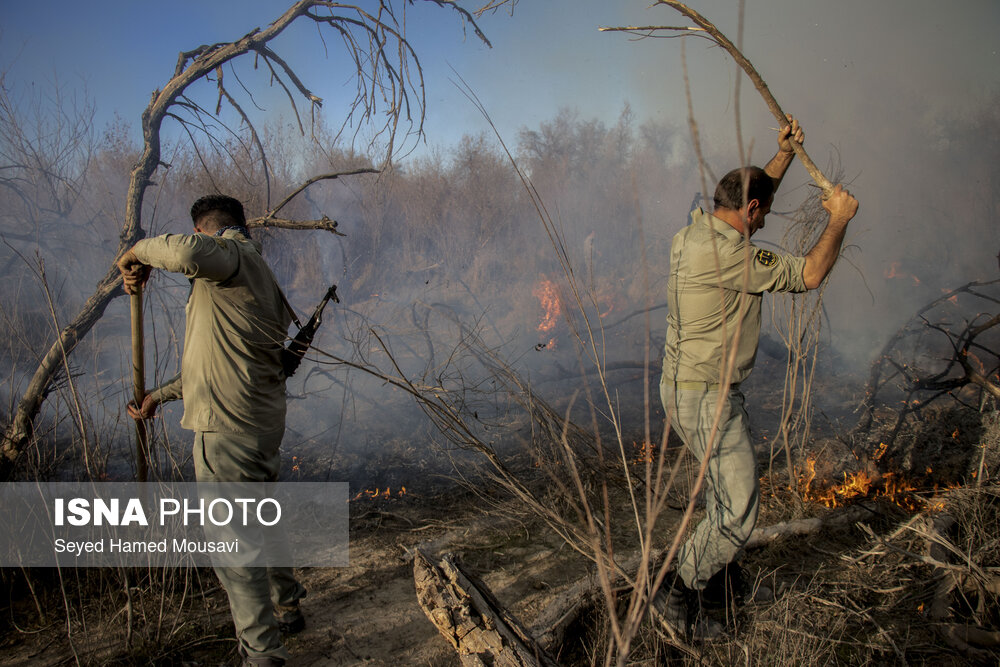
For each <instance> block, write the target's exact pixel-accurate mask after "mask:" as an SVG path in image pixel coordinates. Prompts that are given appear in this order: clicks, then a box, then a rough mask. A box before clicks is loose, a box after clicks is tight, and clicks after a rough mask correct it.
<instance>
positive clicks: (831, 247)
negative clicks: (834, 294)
mask: <svg viewBox="0 0 1000 667" xmlns="http://www.w3.org/2000/svg"><path fill="white" fill-rule="evenodd" d="M823 208H825V209H826V210H827V212H828V213H829V214H830V219H829V221H828V222H827V223H826V229H824V230H823V233H822V234H821V235H820V237H819V240H818V241H816V245H814V246H813V247H812V249H811V250H810V251H809V252H808V253H806V264H805V266H804V267H803V268H802V281H803V282H804V283H805V284H806V289H816V288H817V287H819V286H820V285H821V284H822V283H823V279H824V278H826V276H827V274H829V273H830V269H832V268H833V265H834V263H835V262H836V261H837V257H839V256H840V246H841V245H842V244H843V242H844V234H845V233H847V223H849V222H850V221H851V218H853V217H854V214H855V213H857V212H858V200H857V199H855V198H854V197H852V196H851V193H849V192H848V191H847V190H845V189H844V186H842V185H838V186H837V187H836V188H834V190H833V194H831V195H830V198H829V199H827V200H826V201H824V202H823Z"/></svg>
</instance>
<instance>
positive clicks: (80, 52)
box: [0, 0, 1000, 145]
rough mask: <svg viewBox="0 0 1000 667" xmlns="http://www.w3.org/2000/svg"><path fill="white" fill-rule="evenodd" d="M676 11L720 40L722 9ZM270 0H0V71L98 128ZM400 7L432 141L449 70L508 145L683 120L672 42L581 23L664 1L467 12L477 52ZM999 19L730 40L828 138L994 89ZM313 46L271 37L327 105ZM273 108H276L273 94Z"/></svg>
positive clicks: (425, 10) (673, 17)
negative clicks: (555, 124) (624, 117)
mask: <svg viewBox="0 0 1000 667" xmlns="http://www.w3.org/2000/svg"><path fill="white" fill-rule="evenodd" d="M691 4H692V6H693V7H695V8H696V9H698V10H699V11H701V12H702V13H703V14H705V15H706V16H708V17H709V18H710V19H712V20H713V21H715V22H716V23H717V24H718V25H719V26H720V27H721V28H722V29H723V30H724V31H726V32H727V33H728V34H729V35H730V36H731V37H733V38H734V39H735V36H736V24H737V12H736V6H737V3H736V2H734V1H733V0H701V1H699V0H692V2H691ZM284 6H285V5H284V3H278V2H274V1H273V0H270V1H264V0H240V1H233V0H214V1H212V2H205V1H201V2H195V1H193V0H172V1H171V2H151V1H149V0H133V1H131V2H126V1H123V0H116V1H109V0H94V1H91V2H60V1H56V2H49V3H37V2H22V1H20V0H18V1H15V0H0V19H2V20H0V24H2V26H3V27H2V28H0V65H2V66H3V68H4V69H5V70H6V72H7V83H8V85H11V84H15V85H24V84H26V83H28V82H36V84H41V85H44V84H46V83H47V82H50V81H52V80H53V79H58V80H59V81H61V82H62V83H63V84H64V85H68V86H71V87H85V88H86V90H87V91H88V92H89V94H90V95H91V97H92V98H93V99H94V100H95V102H96V104H97V109H98V122H99V125H100V124H101V123H103V122H106V121H107V119H109V118H111V117H112V116H113V114H114V113H118V114H120V115H121V116H122V117H123V118H125V119H126V120H128V121H130V122H133V123H137V120H138V117H139V114H140V113H141V111H142V109H143V108H144V106H145V105H146V103H147V101H148V99H149V94H150V92H151V91H152V90H153V89H154V88H156V87H158V86H160V85H161V84H162V83H163V82H165V81H166V80H167V78H168V77H169V76H170V74H171V72H172V70H173V66H174V63H175V61H176V57H177V54H178V52H180V51H181V50H188V49H191V48H193V47H195V46H197V45H199V44H202V43H212V42H217V41H226V40H231V39H234V38H236V37H239V36H240V35H242V34H244V33H245V32H247V31H249V30H250V29H252V28H254V27H257V26H265V25H266V24H267V23H269V22H270V21H271V20H273V19H274V18H275V17H276V16H277V15H278V13H279V12H280V10H281V9H282V8H283V7H284ZM468 6H469V7H471V6H472V5H468ZM407 12H408V13H407V17H408V18H407V21H408V26H407V27H408V33H409V36H410V38H411V40H412V42H413V44H414V46H415V48H416V49H417V51H418V54H419V56H420V58H421V61H422V63H423V65H424V70H425V78H426V80H427V99H428V120H427V135H428V137H427V138H428V142H429V143H430V144H431V145H450V144H452V143H453V142H454V141H455V139H457V138H458V136H460V135H461V134H462V133H467V132H471V133H476V132H481V131H483V130H484V129H485V128H486V126H485V122H484V120H483V119H482V117H481V116H480V114H479V113H478V112H477V111H476V110H475V109H474V108H473V107H472V105H471V104H469V103H468V101H467V100H465V98H464V97H463V96H462V95H461V93H460V92H459V91H458V90H457V89H456V87H455V86H454V85H453V84H452V83H451V79H453V78H454V74H453V72H452V69H454V70H455V71H456V72H457V73H458V74H459V75H461V76H462V77H463V78H464V79H465V80H466V81H468V82H469V83H470V84H471V85H472V86H473V88H474V89H475V90H476V92H477V93H478V95H479V96H480V97H481V99H482V100H483V102H484V103H485V104H486V107H487V108H488V110H489V111H490V113H491V115H492V116H493V118H494V120H495V121H496V122H497V124H498V126H499V127H500V129H501V131H502V132H503V133H504V135H505V136H506V137H507V138H510V137H511V136H512V135H513V134H514V133H515V132H516V130H517V128H519V127H522V126H529V127H535V126H537V124H538V123H539V122H540V121H543V120H546V119H549V118H552V117H553V116H554V115H555V113H556V111H557V110H558V109H559V108H560V107H563V106H568V107H572V108H576V109H577V110H578V111H579V112H580V114H581V116H583V117H588V118H589V117H597V118H600V119H602V120H605V121H606V122H609V123H611V122H614V120H615V118H616V117H617V115H618V113H619V112H620V111H621V109H622V106H623V105H624V104H625V103H626V102H628V103H630V104H631V105H632V107H633V109H634V110H635V112H636V115H637V117H638V118H639V119H640V120H642V119H645V118H658V119H660V120H674V121H677V122H681V123H683V122H684V119H685V117H686V112H685V109H684V100H683V92H682V87H681V86H682V82H681V81H682V80H681V68H680V43H679V40H645V41H641V42H637V41H634V40H631V39H630V38H629V37H627V36H626V35H624V34H620V33H619V34H615V33H600V32H598V30H597V28H598V27H599V26H606V25H622V24H630V23H631V24H670V25H674V24H677V23H685V24H686V23H687V21H686V20H683V19H682V18H681V17H680V16H679V15H677V14H676V13H674V12H673V11H672V10H669V9H668V8H666V7H654V8H648V5H647V2H645V1H644V0H640V1H636V2H632V1H602V0H521V2H519V3H518V4H517V5H516V8H515V10H514V13H513V16H509V15H507V14H505V13H503V12H500V13H497V14H495V15H487V16H485V17H484V18H483V19H482V20H481V25H482V27H483V28H484V30H485V31H486V34H487V35H488V37H489V38H490V39H491V41H492V42H493V45H494V48H493V49H488V48H486V47H485V46H484V45H482V44H481V43H480V42H479V41H478V40H477V39H476V38H475V37H474V36H473V35H472V34H471V32H470V33H467V34H465V35H464V36H463V33H462V29H461V23H460V21H459V19H458V17H457V15H456V14H455V13H454V12H451V11H446V10H442V9H441V8H438V7H433V6H429V5H428V6H421V4H420V3H417V5H416V6H414V7H411V8H408V9H407ZM998 28H1000V3H997V2H994V1H992V0H981V1H975V0H963V1H962V2H958V3H953V4H952V6H950V7H948V11H947V13H945V12H944V11H943V9H942V5H940V3H932V2H928V1H924V0H882V1H881V2H871V1H868V0H865V1H862V0H845V1H842V2H829V0H768V1H767V2H765V1H763V0H757V1H756V2H755V1H753V0H751V1H750V2H748V3H747V15H746V20H745V30H744V39H745V44H744V51H745V52H746V53H747V55H748V56H749V57H750V59H751V60H752V61H753V62H754V63H755V64H756V65H757V67H758V69H759V70H760V71H761V72H762V74H763V75H764V77H765V79H766V80H767V81H768V83H769V84H770V85H771V87H772V90H773V92H774V93H775V95H776V97H777V98H778V99H779V101H780V102H781V103H782V104H783V105H784V106H785V107H786V109H788V110H792V111H795V112H796V113H797V115H799V116H800V117H801V118H802V119H803V122H804V123H805V124H806V126H807V130H808V131H809V133H810V139H811V140H813V141H815V140H816V139H820V140H822V141H824V142H844V141H850V138H849V137H848V136H846V135H848V134H850V132H852V131H855V130H856V129H857V128H858V127H859V125H860V124H864V125H866V126H868V127H873V126H876V125H877V124H880V123H886V122H889V123H898V122H900V121H901V120H902V121H903V122H907V121H908V120H909V119H910V118H913V119H916V118H920V117H926V116H927V115H928V114H934V113H938V112H940V111H941V109H943V108H945V107H952V106H953V105H954V104H955V103H956V102H958V101H961V100H963V99H968V98H970V97H975V96H977V95H984V94H985V93H987V92H988V91H990V90H991V89H992V90H995V89H996V88H997V84H998V82H1000V62H998V56H997V50H998V45H1000V39H998V38H997V36H996V35H997V33H998ZM330 46H331V49H330V53H331V56H330V57H329V58H326V57H324V54H323V51H322V45H321V44H320V43H319V41H318V40H317V39H316V38H315V31H313V30H308V29H304V30H298V31H293V32H291V33H288V34H287V35H285V36H283V37H282V38H281V41H280V42H278V43H277V44H276V47H277V48H278V49H280V50H281V52H283V53H285V54H286V55H287V56H288V60H289V62H290V63H291V64H293V66H295V67H296V68H297V70H298V71H299V72H300V74H301V75H302V78H303V80H304V81H305V82H306V83H307V85H309V86H310V87H312V88H313V89H314V90H315V91H316V92H317V93H318V94H319V95H320V96H321V97H323V98H324V99H325V100H326V102H327V104H326V106H327V109H328V110H329V111H330V112H331V113H336V111H337V100H338V98H340V99H342V98H343V96H344V95H345V93H346V92H349V88H345V86H344V84H345V82H348V81H349V77H348V74H349V72H346V71H345V70H344V69H343V63H342V62H340V61H338V60H337V54H338V52H337V50H336V47H337V45H336V43H335V42H331V43H330ZM688 61H689V65H690V67H691V73H692V78H693V85H694V87H695V105H696V110H697V111H698V113H699V116H700V117H702V118H703V125H704V128H703V129H704V130H705V131H706V133H707V134H708V135H709V136H710V137H711V136H713V135H718V136H720V137H721V138H722V140H725V137H727V136H732V135H733V132H732V126H733V107H732V104H731V102H730V99H731V94H732V87H733V86H732V84H733V81H734V75H733V66H732V64H731V63H730V62H729V61H728V59H727V58H726V57H725V56H724V55H723V54H722V53H721V52H720V51H719V50H718V49H710V48H708V47H707V46H706V45H705V43H704V42H701V41H698V40H692V41H689V43H688ZM744 89H745V94H744V103H743V111H744V122H746V123H748V125H747V128H746V131H747V132H748V133H749V135H750V137H751V138H752V137H755V136H759V137H760V140H763V139H765V138H767V137H768V134H769V132H768V130H767V127H766V125H767V124H769V122H770V121H769V119H768V118H767V114H766V111H765V110H763V109H762V105H761V103H760V102H759V100H758V99H756V97H755V96H756V93H754V92H753V91H752V90H751V89H750V87H749V86H748V85H746V86H744ZM273 108H274V109H275V110H279V111H280V112H284V109H283V108H282V107H281V105H279V104H277V102H276V101H275V104H274V106H273ZM269 110H270V107H269ZM904 113H905V114H906V117H905V118H902V119H900V118H893V116H894V115H899V114H904ZM770 124H772V125H773V123H770Z"/></svg>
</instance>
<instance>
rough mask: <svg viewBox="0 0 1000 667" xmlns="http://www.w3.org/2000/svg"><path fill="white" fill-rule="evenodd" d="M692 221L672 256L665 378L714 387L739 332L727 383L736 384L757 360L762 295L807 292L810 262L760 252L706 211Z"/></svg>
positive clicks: (695, 214)
mask: <svg viewBox="0 0 1000 667" xmlns="http://www.w3.org/2000/svg"><path fill="white" fill-rule="evenodd" d="M691 218H692V221H691V224H690V225H688V226H687V227H685V228H684V229H682V230H681V231H680V232H678V233H677V235H676V236H674V240H673V244H672V246H671V250H670V277H669V279H668V282H667V304H668V313H667V338H666V345H665V346H664V363H663V368H664V372H665V373H666V374H667V377H669V378H670V379H672V380H674V381H680V382H705V383H708V384H717V383H718V382H719V380H720V368H721V364H722V360H723V359H724V358H726V356H727V355H728V353H729V349H730V346H731V345H732V344H733V342H734V341H736V336H737V333H738V335H739V340H738V343H737V346H738V349H737V351H736V357H735V361H736V364H735V368H734V372H733V376H732V377H731V378H730V383H739V382H742V381H743V380H745V379H746V377H747V376H748V375H749V374H750V370H751V369H752V368H753V363H754V359H755V357H756V353H757V342H758V339H759V337H760V307H761V296H762V293H763V292H765V291H792V292H801V291H805V285H804V284H803V283H802V265H803V263H804V261H805V260H804V259H803V258H801V257H793V256H789V255H781V254H778V253H773V252H770V251H767V250H762V249H760V248H757V247H756V246H754V245H753V244H752V243H750V242H749V241H747V240H746V239H745V238H744V237H743V235H742V234H740V233H739V232H737V231H736V230H735V229H733V228H732V227H731V226H729V225H728V224H726V223H725V222H723V221H721V220H719V219H718V218H715V217H714V216H712V215H710V214H709V213H707V212H705V211H703V210H702V209H696V210H695V211H694V212H693V213H692V214H691Z"/></svg>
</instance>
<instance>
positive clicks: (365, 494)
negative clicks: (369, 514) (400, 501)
mask: <svg viewBox="0 0 1000 667" xmlns="http://www.w3.org/2000/svg"><path fill="white" fill-rule="evenodd" d="M405 495H406V487H405V486H400V487H399V489H397V490H396V491H395V492H394V491H393V490H392V487H390V486H387V487H385V488H384V489H381V488H375V489H374V490H372V489H365V490H364V491H359V492H358V494H357V495H356V496H354V497H353V498H351V500H352V501H354V500H361V499H362V498H365V499H368V500H375V499H376V498H399V497H400V496H405Z"/></svg>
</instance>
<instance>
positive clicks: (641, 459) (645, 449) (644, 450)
mask: <svg viewBox="0 0 1000 667" xmlns="http://www.w3.org/2000/svg"><path fill="white" fill-rule="evenodd" d="M632 444H633V446H634V447H638V449H639V451H638V452H636V455H635V458H633V459H632V463H635V464H639V463H652V462H653V457H654V455H655V454H656V445H654V444H653V443H651V442H644V443H642V444H641V445H640V444H638V443H632Z"/></svg>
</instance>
